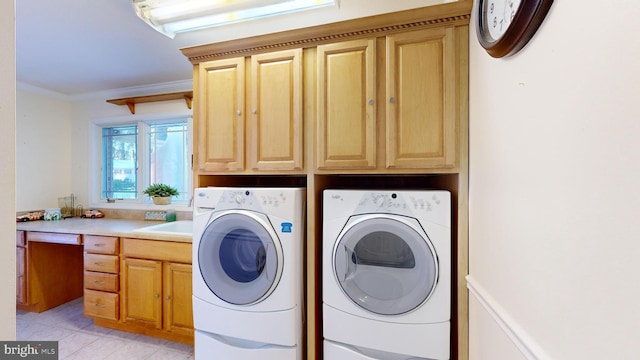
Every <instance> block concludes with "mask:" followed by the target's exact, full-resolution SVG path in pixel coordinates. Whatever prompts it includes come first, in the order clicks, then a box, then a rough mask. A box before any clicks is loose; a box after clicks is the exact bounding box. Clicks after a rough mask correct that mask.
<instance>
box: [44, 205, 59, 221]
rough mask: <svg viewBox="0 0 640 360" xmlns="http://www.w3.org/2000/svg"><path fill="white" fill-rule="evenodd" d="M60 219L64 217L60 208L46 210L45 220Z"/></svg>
mask: <svg viewBox="0 0 640 360" xmlns="http://www.w3.org/2000/svg"><path fill="white" fill-rule="evenodd" d="M60 219H62V213H61V212H60V208H49V209H45V210H44V220H45V221H52V220H60Z"/></svg>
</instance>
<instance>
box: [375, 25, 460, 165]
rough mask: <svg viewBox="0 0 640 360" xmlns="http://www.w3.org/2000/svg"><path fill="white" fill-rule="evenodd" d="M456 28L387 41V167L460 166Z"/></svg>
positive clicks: (440, 29)
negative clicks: (457, 158)
mask: <svg viewBox="0 0 640 360" xmlns="http://www.w3.org/2000/svg"><path fill="white" fill-rule="evenodd" d="M454 46H455V34H454V30H453V27H447V28H436V29H429V30H420V31H412V32H408V33H402V34H394V35H390V36H387V37H386V99H385V100H386V131H387V136H386V140H387V146H386V167H387V168H414V169H420V168H438V167H441V168H451V167H454V166H455V161H456V129H457V122H458V119H457V118H456V109H455V104H456V94H457V92H456V84H457V83H456V79H457V77H456V74H457V73H456V58H455V56H456V54H455V48H454Z"/></svg>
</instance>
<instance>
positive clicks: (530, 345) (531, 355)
mask: <svg viewBox="0 0 640 360" xmlns="http://www.w3.org/2000/svg"><path fill="white" fill-rule="evenodd" d="M465 279H466V280H467V288H468V289H469V292H470V293H471V295H473V297H474V298H475V299H476V300H478V302H479V303H480V305H481V306H482V307H483V308H484V309H485V310H486V311H487V313H488V314H489V315H491V317H492V318H493V320H495V322H496V323H497V324H498V326H500V328H501V329H502V330H503V331H504V332H505V334H506V335H507V336H508V337H509V339H510V340H511V341H512V342H513V344H514V345H515V346H516V347H517V348H518V349H519V350H520V352H522V354H523V355H524V356H525V357H526V358H527V359H529V360H552V358H551V357H550V356H549V355H547V354H546V353H545V352H544V351H543V350H542V348H541V347H540V346H539V345H538V344H537V343H536V342H535V341H534V340H533V338H531V336H530V335H529V334H528V333H527V332H526V331H525V330H524V329H523V328H522V327H521V326H520V325H518V323H517V322H516V321H515V320H514V319H513V318H512V317H511V316H510V315H509V314H508V313H507V312H506V310H505V309H504V308H503V307H502V306H500V304H499V303H498V302H497V301H496V300H495V299H494V298H493V297H491V295H489V293H488V292H487V291H486V290H485V289H484V288H483V287H482V285H480V284H479V283H478V281H477V280H476V279H475V278H474V277H473V276H471V275H467V276H466V277H465Z"/></svg>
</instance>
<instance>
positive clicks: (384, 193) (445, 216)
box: [325, 190, 451, 226]
mask: <svg viewBox="0 0 640 360" xmlns="http://www.w3.org/2000/svg"><path fill="white" fill-rule="evenodd" d="M325 194H326V195H328V196H325V201H330V202H337V203H341V204H343V205H342V206H340V207H332V209H333V210H332V211H334V212H336V213H337V212H344V214H342V215H338V214H335V215H336V217H341V216H351V215H359V214H371V213H383V214H397V215H405V216H409V217H415V218H419V219H423V220H429V221H432V222H435V223H438V224H442V225H446V226H448V225H450V222H451V213H450V211H446V209H450V207H449V204H450V202H451V193H450V192H449V191H445V190H429V191H413V190H397V191H393V190H337V191H336V190H325ZM354 206H355V207H354Z"/></svg>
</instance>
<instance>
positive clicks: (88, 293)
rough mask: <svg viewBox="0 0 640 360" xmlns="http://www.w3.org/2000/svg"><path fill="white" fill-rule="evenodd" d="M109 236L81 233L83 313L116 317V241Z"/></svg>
mask: <svg viewBox="0 0 640 360" xmlns="http://www.w3.org/2000/svg"><path fill="white" fill-rule="evenodd" d="M119 240H120V239H119V238H117V237H112V236H95V235H85V236H84V251H85V252H84V315H85V316H89V317H93V318H102V319H108V320H118V318H119V316H120V301H119V300H120V295H119V293H118V291H119V289H120V286H119V281H118V280H119V275H118V272H119V269H120V267H119V265H120V257H119V256H118V255H119V253H120V246H119V244H120V242H119Z"/></svg>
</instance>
